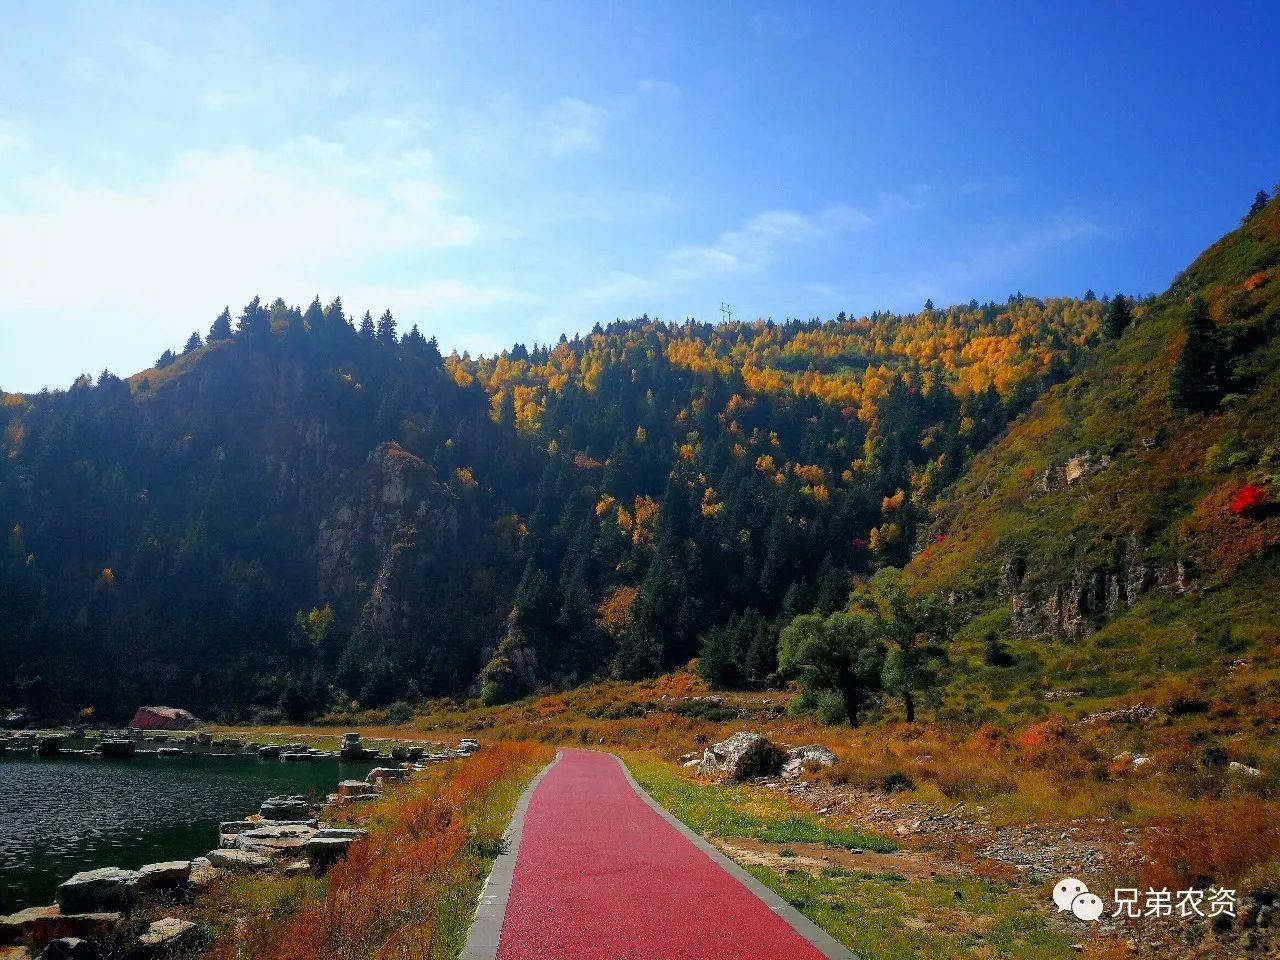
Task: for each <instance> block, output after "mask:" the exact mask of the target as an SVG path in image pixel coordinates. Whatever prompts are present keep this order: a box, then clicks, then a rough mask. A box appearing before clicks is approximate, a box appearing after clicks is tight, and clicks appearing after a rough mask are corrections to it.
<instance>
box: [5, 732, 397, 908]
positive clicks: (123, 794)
mask: <svg viewBox="0 0 1280 960" xmlns="http://www.w3.org/2000/svg"><path fill="white" fill-rule="evenodd" d="M373 766H374V765H373V764H371V763H362V764H361V763H340V762H337V761H333V760H321V761H314V762H310V763H286V762H281V761H280V760H267V759H263V760H259V759H258V758H257V757H254V756H211V755H207V754H203V755H202V754H198V753H191V754H185V755H183V756H180V757H163V758H162V757H156V756H154V755H139V756H135V757H133V758H132V759H102V758H99V757H96V756H79V755H66V754H64V755H62V756H60V757H57V758H52V759H48V760H42V759H38V758H37V757H35V756H34V755H33V754H26V755H20V756H14V755H12V754H8V755H6V754H3V753H0V915H2V914H6V913H12V912H13V911H15V910H19V909H21V908H23V907H30V906H39V905H43V904H47V903H52V902H53V894H54V890H55V889H56V888H57V886H58V884H60V883H61V882H62V881H63V880H66V879H67V878H68V877H70V876H71V875H72V874H74V873H78V872H79V871H81V870H90V869H93V868H94V867H126V868H129V869H134V870H136V869H137V868H138V867H140V866H142V865H143V864H147V863H156V862H158V861H162V860H186V859H189V858H192V857H197V856H202V855H203V854H205V853H207V852H208V851H209V850H211V849H213V848H214V847H216V846H217V845H218V823H219V822H220V821H222V820H236V819H239V818H241V817H243V816H245V815H247V814H250V813H256V812H257V810H258V806H259V805H260V804H261V803H262V801H263V800H264V799H266V798H267V797H269V796H273V795H275V794H281V793H300V794H315V795H318V796H320V797H321V798H323V797H324V796H325V795H326V794H329V793H333V792H334V791H335V789H336V788H337V784H338V781H340V780H347V779H354V780H363V779H364V778H365V777H366V776H367V775H368V773H369V771H370V770H371V769H372V768H373Z"/></svg>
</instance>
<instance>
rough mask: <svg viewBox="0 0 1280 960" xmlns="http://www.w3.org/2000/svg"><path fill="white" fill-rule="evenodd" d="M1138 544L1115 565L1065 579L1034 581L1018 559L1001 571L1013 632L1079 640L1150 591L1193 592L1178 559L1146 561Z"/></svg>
mask: <svg viewBox="0 0 1280 960" xmlns="http://www.w3.org/2000/svg"><path fill="white" fill-rule="evenodd" d="M1145 553H1146V552H1145V550H1143V549H1142V547H1140V546H1139V545H1138V544H1137V542H1136V541H1133V540H1130V541H1129V543H1128V544H1127V545H1126V550H1125V553H1124V556H1123V557H1122V558H1120V560H1119V561H1118V562H1116V563H1114V564H1111V565H1106V566H1097V567H1089V568H1077V569H1075V570H1073V571H1072V572H1071V574H1070V576H1068V577H1067V578H1064V579H1059V580H1056V581H1051V582H1043V581H1037V580H1036V579H1035V578H1034V577H1033V576H1032V575H1031V573H1030V571H1028V569H1027V565H1026V561H1025V560H1024V559H1023V558H1022V557H1021V556H1018V555H1015V556H1012V557H1009V558H1008V559H1006V560H1005V562H1004V564H1003V565H1002V567H1001V569H1000V593H1001V595H1002V596H1007V597H1009V598H1010V600H1011V602H1012V605H1013V628H1014V630H1015V631H1016V632H1017V633H1020V634H1024V635H1028V636H1032V635H1038V636H1051V637H1069V638H1073V639H1079V638H1081V637H1084V636H1087V635H1088V634H1090V633H1093V632H1094V631H1095V630H1098V629H1100V628H1101V627H1102V626H1104V625H1105V624H1106V623H1107V622H1108V621H1109V620H1110V619H1111V618H1112V617H1115V616H1117V615H1118V614H1119V613H1121V612H1122V611H1124V610H1126V609H1128V608H1129V607H1132V606H1133V605H1134V604H1135V603H1137V602H1138V600H1139V599H1140V598H1141V597H1142V596H1143V595H1144V594H1146V593H1149V592H1151V591H1152V590H1159V591H1161V592H1164V593H1167V594H1171V595H1181V594H1183V593H1186V592H1187V591H1189V590H1191V589H1192V588H1193V584H1192V582H1191V579H1190V577H1189V576H1188V573H1187V569H1186V566H1185V565H1184V564H1183V562H1182V561H1181V560H1172V561H1156V560H1151V559H1149V558H1147V557H1146V555H1145Z"/></svg>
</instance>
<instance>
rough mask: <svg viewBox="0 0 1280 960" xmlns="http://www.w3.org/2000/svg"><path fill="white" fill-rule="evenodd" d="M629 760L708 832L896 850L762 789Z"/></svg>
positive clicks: (649, 784) (656, 791)
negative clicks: (820, 819) (706, 780)
mask: <svg viewBox="0 0 1280 960" xmlns="http://www.w3.org/2000/svg"><path fill="white" fill-rule="evenodd" d="M626 761H627V766H628V767H629V768H630V769H631V773H632V775H633V776H634V777H635V778H636V780H637V781H638V782H639V783H640V785H641V786H643V787H644V788H645V789H646V790H647V791H649V793H650V794H651V795H652V796H653V798H654V799H655V800H657V801H658V802H659V803H660V804H662V805H663V806H664V807H666V808H667V809H668V810H670V811H671V812H672V813H674V814H675V815H676V816H677V817H679V818H680V820H681V821H683V822H684V823H685V824H687V825H688V826H690V827H691V828H693V829H694V830H696V831H697V832H698V833H701V834H704V835H710V836H713V837H750V838H752V839H754V840H762V841H765V842H767V843H825V844H829V845H831V846H836V847H845V848H850V847H861V848H862V849H863V850H874V851H876V852H878V853H892V852H893V851H895V850H897V849H898V845H897V844H896V843H894V842H893V841H892V840H890V839H889V838H888V837H881V836H877V835H876V834H873V833H864V832H862V831H861V830H848V829H844V828H841V827H829V826H826V825H824V824H822V823H819V822H818V820H817V819H816V818H815V817H813V816H811V815H807V814H801V813H798V812H797V811H796V810H795V809H794V808H792V807H791V806H790V805H789V804H787V803H786V801H784V800H782V799H781V798H779V797H775V796H770V795H768V794H767V793H766V792H765V791H764V790H761V789H757V788H752V787H745V786H742V787H735V786H729V785H726V784H718V783H717V784H712V783H705V784H704V783H694V782H693V781H691V780H688V779H686V778H685V777H682V776H680V775H679V774H678V773H676V772H675V771H673V770H672V769H671V768H670V766H669V765H667V764H666V763H663V762H662V761H659V760H654V759H651V758H648V757H643V756H639V755H634V754H633V755H628V756H626Z"/></svg>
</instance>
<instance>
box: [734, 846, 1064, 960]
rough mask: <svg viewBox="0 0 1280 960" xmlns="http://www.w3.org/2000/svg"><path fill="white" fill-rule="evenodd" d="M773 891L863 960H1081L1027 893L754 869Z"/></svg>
mask: <svg viewBox="0 0 1280 960" xmlns="http://www.w3.org/2000/svg"><path fill="white" fill-rule="evenodd" d="M750 872H751V873H752V875H753V876H755V877H756V879H758V880H760V881H761V882H762V883H764V884H765V885H767V886H768V887H770V888H771V889H773V890H774V891H775V892H776V893H778V895H779V896H781V897H782V898H783V899H785V900H786V901H787V902H789V903H790V904H791V905H792V906H794V907H796V908H797V909H798V910H800V912H801V913H803V914H804V915H805V916H806V917H808V918H809V919H810V920H813V921H814V922H815V923H817V924H818V926H820V927H822V928H823V929H824V930H826V931H827V932H828V933H830V934H831V935H832V936H833V937H835V938H836V939H837V940H839V941H840V942H841V943H842V944H844V945H845V946H846V947H848V948H849V949H850V950H852V951H853V952H854V953H855V954H856V955H857V956H859V957H861V958H862V960H954V958H956V957H1001V958H1013V960H1060V958H1065V957H1071V956H1076V955H1077V954H1076V953H1075V952H1074V951H1072V949H1071V945H1072V943H1073V942H1075V940H1076V938H1075V937H1072V936H1071V935H1069V934H1066V933H1061V932H1058V931H1055V930H1051V929H1049V927H1048V924H1047V922H1046V920H1045V918H1044V917H1043V916H1042V915H1040V914H1039V913H1038V912H1037V910H1036V908H1035V905H1034V904H1033V903H1031V902H1030V901H1029V900H1028V899H1027V897H1026V896H1024V895H1023V894H1022V893H1020V892H1017V891H1015V890H1012V889H1010V888H1009V887H1007V886H1005V885H1003V884H996V883H989V882H987V881H983V880H978V879H974V878H969V877H963V878H959V877H950V878H942V877H939V878H936V879H933V880H904V879H903V878H902V877H899V876H893V875H885V874H868V873H860V872H859V873H854V872H850V871H846V870H839V869H827V870H823V871H822V872H821V873H820V874H818V875H817V876H813V875H811V874H808V873H804V872H801V871H788V872H787V873H784V874H779V873H775V872H774V871H772V870H769V869H767V868H764V867H752V868H750Z"/></svg>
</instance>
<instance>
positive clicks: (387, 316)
mask: <svg viewBox="0 0 1280 960" xmlns="http://www.w3.org/2000/svg"><path fill="white" fill-rule="evenodd" d="M378 342H379V343H381V344H382V345H383V346H384V347H394V346H395V345H396V343H397V342H398V341H397V340H396V321H395V318H394V317H392V316H391V311H390V310H384V311H382V316H380V317H379V318H378Z"/></svg>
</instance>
